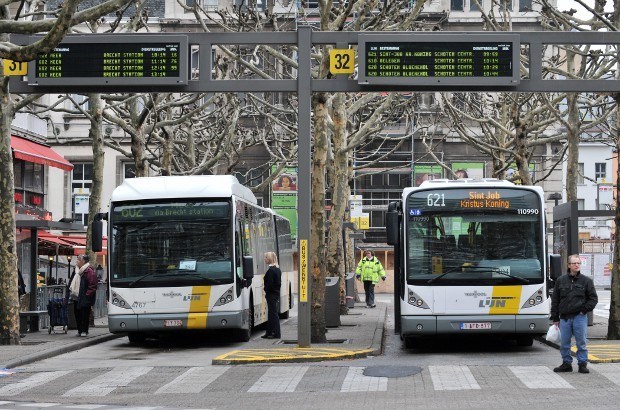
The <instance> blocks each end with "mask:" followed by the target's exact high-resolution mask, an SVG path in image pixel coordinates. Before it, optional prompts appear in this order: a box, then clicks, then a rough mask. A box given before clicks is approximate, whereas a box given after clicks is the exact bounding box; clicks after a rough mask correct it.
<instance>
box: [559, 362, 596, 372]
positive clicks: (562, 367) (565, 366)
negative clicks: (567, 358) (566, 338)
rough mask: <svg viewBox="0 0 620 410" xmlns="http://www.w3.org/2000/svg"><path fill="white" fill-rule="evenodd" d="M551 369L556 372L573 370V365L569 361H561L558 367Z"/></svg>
mask: <svg viewBox="0 0 620 410" xmlns="http://www.w3.org/2000/svg"><path fill="white" fill-rule="evenodd" d="M586 370H588V369H586ZM553 371H554V372H556V373H566V372H572V371H573V365H572V364H570V363H566V362H563V363H562V364H561V365H559V366H558V367H556V368H555V369H553ZM579 371H581V366H579Z"/></svg>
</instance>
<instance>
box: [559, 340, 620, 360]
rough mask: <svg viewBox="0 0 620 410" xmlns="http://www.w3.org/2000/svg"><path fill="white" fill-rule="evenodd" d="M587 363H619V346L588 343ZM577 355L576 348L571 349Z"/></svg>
mask: <svg viewBox="0 0 620 410" xmlns="http://www.w3.org/2000/svg"><path fill="white" fill-rule="evenodd" d="M587 348H588V361H589V362H591V363H618V362H620V344H609V343H607V344H605V343H588V346H587ZM571 350H572V352H573V353H577V347H576V346H573V347H571Z"/></svg>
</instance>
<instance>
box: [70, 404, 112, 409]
mask: <svg viewBox="0 0 620 410" xmlns="http://www.w3.org/2000/svg"><path fill="white" fill-rule="evenodd" d="M102 407H106V405H105V404H76V405H74V406H67V408H68V409H86V410H94V409H100V408H102Z"/></svg>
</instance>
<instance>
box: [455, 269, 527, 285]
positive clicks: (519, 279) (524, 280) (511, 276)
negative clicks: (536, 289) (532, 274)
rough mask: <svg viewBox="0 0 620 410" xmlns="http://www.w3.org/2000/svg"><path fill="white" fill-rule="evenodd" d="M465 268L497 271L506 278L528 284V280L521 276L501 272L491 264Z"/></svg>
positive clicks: (490, 271)
mask: <svg viewBox="0 0 620 410" xmlns="http://www.w3.org/2000/svg"><path fill="white" fill-rule="evenodd" d="M467 269H476V270H477V269H481V270H480V271H478V272H489V273H499V274H500V275H503V276H506V277H507V278H512V279H516V280H518V281H519V282H521V283H523V284H524V285H528V284H529V283H530V281H529V280H528V279H525V278H522V277H520V276H515V275H511V274H510V273H506V272H503V271H501V270H499V269H496V268H494V267H492V266H468V267H467Z"/></svg>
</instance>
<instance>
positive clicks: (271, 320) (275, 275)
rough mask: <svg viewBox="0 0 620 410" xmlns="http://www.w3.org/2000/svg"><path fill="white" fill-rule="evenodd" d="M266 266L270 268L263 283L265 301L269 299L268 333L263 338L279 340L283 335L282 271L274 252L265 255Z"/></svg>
mask: <svg viewBox="0 0 620 410" xmlns="http://www.w3.org/2000/svg"><path fill="white" fill-rule="evenodd" d="M265 264H266V265H268V266H269V269H267V272H266V273H265V278H264V282H263V287H264V289H265V299H267V332H265V335H264V336H261V337H262V338H263V339H279V338H280V337H281V335H280V317H279V315H278V313H279V312H278V300H279V299H280V286H281V283H282V271H281V270H280V268H279V267H278V257H277V256H276V254H275V253H274V252H267V253H265Z"/></svg>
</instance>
